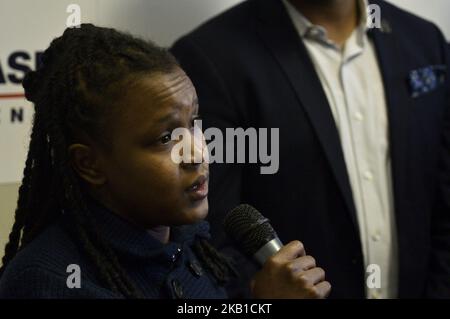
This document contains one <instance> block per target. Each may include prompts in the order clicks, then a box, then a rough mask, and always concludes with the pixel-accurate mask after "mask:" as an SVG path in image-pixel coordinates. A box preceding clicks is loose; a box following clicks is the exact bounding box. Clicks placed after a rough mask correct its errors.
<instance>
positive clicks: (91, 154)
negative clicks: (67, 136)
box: [69, 144, 106, 186]
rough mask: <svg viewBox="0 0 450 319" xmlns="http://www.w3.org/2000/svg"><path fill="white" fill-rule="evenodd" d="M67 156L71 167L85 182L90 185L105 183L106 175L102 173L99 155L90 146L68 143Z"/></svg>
mask: <svg viewBox="0 0 450 319" xmlns="http://www.w3.org/2000/svg"><path fill="white" fill-rule="evenodd" d="M69 158H70V162H71V165H72V167H73V168H74V170H75V171H76V172H77V174H78V176H80V177H81V179H83V180H84V181H85V182H87V183H88V184H90V185H92V186H101V185H103V184H105V182H106V176H105V175H104V174H103V171H102V167H101V165H100V158H99V155H98V153H97V152H95V151H94V150H93V149H92V148H91V147H90V146H87V145H84V144H72V145H70V146H69Z"/></svg>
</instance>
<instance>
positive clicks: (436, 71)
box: [409, 64, 447, 98]
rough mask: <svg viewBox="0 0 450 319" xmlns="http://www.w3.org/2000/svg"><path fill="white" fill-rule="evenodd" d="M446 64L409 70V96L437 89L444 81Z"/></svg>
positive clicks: (414, 96)
mask: <svg viewBox="0 0 450 319" xmlns="http://www.w3.org/2000/svg"><path fill="white" fill-rule="evenodd" d="M446 71H447V66H446V65H443V64H441V65H430V66H427V67H424V68H421V69H417V70H413V71H411V72H409V86H410V90H411V96H412V97H413V98H416V97H419V96H421V95H424V94H426V93H429V92H431V91H433V90H435V89H437V88H438V87H439V86H440V85H442V84H444V82H445V73H446Z"/></svg>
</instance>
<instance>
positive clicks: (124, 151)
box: [101, 69, 209, 228]
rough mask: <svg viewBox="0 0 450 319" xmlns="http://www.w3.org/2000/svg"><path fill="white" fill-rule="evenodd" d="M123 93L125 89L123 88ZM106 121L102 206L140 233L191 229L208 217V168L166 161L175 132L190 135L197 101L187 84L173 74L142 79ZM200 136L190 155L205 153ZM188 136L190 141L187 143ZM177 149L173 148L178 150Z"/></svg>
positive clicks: (180, 74) (181, 74) (180, 75)
mask: <svg viewBox="0 0 450 319" xmlns="http://www.w3.org/2000/svg"><path fill="white" fill-rule="evenodd" d="M124 90H125V88H124ZM124 96H125V97H124V98H123V99H121V101H120V102H119V103H118V104H119V105H118V106H117V110H115V111H114V114H113V115H112V117H111V123H112V124H113V125H111V127H112V128H113V130H114V131H113V132H107V134H109V136H110V137H111V148H110V150H109V151H104V152H102V155H101V157H102V160H101V163H102V170H103V172H104V174H105V183H104V185H103V186H102V189H101V193H102V196H101V197H103V201H106V203H104V204H106V206H107V207H108V208H110V209H112V210H113V211H115V212H116V213H118V214H120V215H121V216H123V217H125V218H127V219H129V220H131V221H133V222H135V223H137V224H138V225H140V226H143V227H146V228H152V227H154V226H158V225H181V224H191V223H195V222H197V221H199V220H201V219H203V218H205V217H206V215H207V213H208V201H207V194H208V175H209V173H208V164H207V163H206V162H205V161H204V160H203V162H202V163H199V164H194V163H181V164H177V163H175V162H174V161H173V160H172V156H171V152H172V148H173V147H174V146H175V145H176V144H177V143H180V141H172V140H171V132H172V131H173V130H174V129H176V128H180V127H182V128H187V129H189V130H190V132H191V133H192V134H193V121H194V120H195V119H196V118H197V113H198V102H197V95H196V92H195V89H194V86H193V85H192V83H191V81H190V79H189V78H188V77H187V76H186V74H185V73H184V72H183V71H182V70H181V69H177V70H175V71H174V72H172V73H170V74H158V75H152V76H150V77H143V78H142V79H141V80H139V81H138V83H137V84H135V85H133V86H132V87H131V88H126V91H124ZM200 135H201V138H200V139H201V141H200V143H199V141H198V136H197V141H196V143H192V147H191V155H192V156H194V155H196V156H200V158H203V159H204V158H205V157H203V155H204V154H205V153H206V145H205V143H204V140H203V135H202V134H200ZM193 138H194V137H193V135H192V139H193ZM178 146H179V145H178Z"/></svg>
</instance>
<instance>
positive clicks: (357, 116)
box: [355, 112, 364, 122]
mask: <svg viewBox="0 0 450 319" xmlns="http://www.w3.org/2000/svg"><path fill="white" fill-rule="evenodd" d="M355 119H356V120H357V121H360V122H361V121H362V120H364V116H363V115H362V114H361V112H356V113H355Z"/></svg>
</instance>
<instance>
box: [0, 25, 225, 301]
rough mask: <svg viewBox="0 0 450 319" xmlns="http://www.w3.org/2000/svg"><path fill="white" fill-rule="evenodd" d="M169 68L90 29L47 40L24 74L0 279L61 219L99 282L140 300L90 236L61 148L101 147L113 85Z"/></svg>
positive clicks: (212, 265)
mask: <svg viewBox="0 0 450 319" xmlns="http://www.w3.org/2000/svg"><path fill="white" fill-rule="evenodd" d="M177 67H178V63H177V61H176V60H175V58H174V57H173V56H172V55H171V54H170V53H169V52H168V51H167V50H165V49H163V48H160V47H158V46H156V45H155V44H153V43H152V42H147V41H143V40H141V39H138V38H135V37H133V36H131V35H129V34H124V33H121V32H118V31H116V30H114V29H109V28H100V27H96V26H94V25H91V24H82V25H81V26H80V27H79V28H69V29H66V31H65V32H64V34H63V35H62V36H61V37H58V38H56V39H54V40H53V41H52V43H51V44H50V47H49V48H48V49H47V50H46V51H45V52H44V53H43V55H42V61H41V64H40V67H39V68H38V70H36V71H31V72H29V73H28V74H27V75H26V76H25V78H24V81H23V87H24V89H25V96H26V98H27V99H28V100H29V101H31V102H33V104H34V108H35V114H34V118H33V128H32V132H31V140H30V144H29V150H28V156H27V159H26V163H25V168H24V172H23V179H22V184H21V186H20V188H19V197H18V201H17V208H16V211H15V221H14V225H13V228H12V231H11V233H10V235H9V242H8V243H7V245H6V246H5V254H4V256H3V259H2V268H1V269H0V276H1V274H2V273H3V272H4V269H5V267H6V266H7V265H8V263H9V262H10V261H11V260H12V259H13V257H14V256H15V255H16V254H17V252H18V251H19V250H20V249H22V248H23V247H25V246H26V245H27V244H28V243H30V242H31V241H32V240H33V239H34V238H35V237H36V236H37V235H38V234H40V233H41V232H42V230H43V229H44V228H46V227H47V226H48V225H49V224H50V223H52V222H54V221H55V220H56V218H57V217H59V215H61V214H66V215H68V217H69V218H70V219H71V221H73V225H74V227H73V229H71V230H70V232H71V235H72V236H73V237H74V238H75V239H76V241H77V243H78V244H79V247H80V249H83V250H84V251H85V253H86V254H87V256H88V257H89V258H90V260H91V261H92V263H93V264H94V265H95V269H96V271H97V276H98V278H99V280H100V282H101V284H102V285H104V286H105V287H107V288H109V289H110V290H112V291H113V292H116V293H119V294H121V295H123V296H124V297H126V298H140V297H143V296H142V293H141V292H140V291H139V290H138V289H137V287H135V285H134V284H133V283H132V282H131V280H130V279H129V278H128V276H127V274H126V272H125V271H124V269H123V268H122V267H121V265H120V264H119V261H118V258H117V255H116V254H115V252H114V251H113V250H112V248H110V247H109V245H107V244H106V242H105V240H104V239H103V238H102V237H101V235H100V234H98V232H96V231H95V229H96V228H95V220H94V218H93V216H92V214H91V213H90V211H89V208H88V205H87V204H86V203H87V202H86V197H85V195H84V193H83V190H82V187H81V186H80V180H79V178H78V176H77V174H76V173H75V171H74V170H73V168H72V167H71V165H70V162H69V155H68V147H69V146H70V145H71V143H73V141H74V139H75V137H76V136H78V134H85V135H87V136H89V137H90V138H93V139H94V140H96V141H98V142H100V143H103V144H105V145H107V144H108V137H107V136H106V135H105V134H104V132H105V131H108V130H107V123H108V121H107V119H108V115H110V113H111V110H112V109H114V101H115V100H116V99H117V98H118V96H119V94H120V89H119V87H120V85H121V84H124V83H126V82H127V81H133V80H137V79H138V78H139V77H140V76H143V75H144V74H145V75H152V74H155V73H157V72H162V73H170V72H173V71H174V70H175V69H176V68H177ZM198 247H200V249H198V251H199V255H200V258H201V259H202V260H203V261H205V262H206V264H207V267H208V268H209V269H211V270H212V272H213V274H214V276H216V277H217V279H218V280H219V281H223V280H224V278H225V277H226V274H225V271H224V269H223V265H221V264H222V263H223V259H222V257H221V255H219V254H218V253H217V251H215V250H214V248H212V247H211V246H209V245H208V244H207V243H205V242H202V243H201V244H200V246H198Z"/></svg>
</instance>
